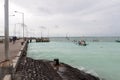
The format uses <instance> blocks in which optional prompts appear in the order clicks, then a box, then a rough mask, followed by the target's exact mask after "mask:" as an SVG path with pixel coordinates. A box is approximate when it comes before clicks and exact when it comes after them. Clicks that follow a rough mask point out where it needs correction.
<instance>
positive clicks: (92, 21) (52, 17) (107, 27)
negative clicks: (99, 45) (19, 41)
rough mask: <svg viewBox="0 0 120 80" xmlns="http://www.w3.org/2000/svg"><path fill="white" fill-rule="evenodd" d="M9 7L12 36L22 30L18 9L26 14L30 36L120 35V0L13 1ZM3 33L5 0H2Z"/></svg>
mask: <svg viewBox="0 0 120 80" xmlns="http://www.w3.org/2000/svg"><path fill="white" fill-rule="evenodd" d="M9 6H10V7H9V15H10V17H9V20H10V21H9V27H10V35H14V34H17V35H19V36H20V35H21V33H22V27H21V23H22V15H21V14H19V13H14V11H19V12H24V14H25V25H26V26H25V33H26V36H41V33H42V35H44V36H48V35H49V36H66V34H67V35H69V36H119V35H120V0H9ZM13 14H15V16H11V15H13ZM15 24H16V28H15ZM27 33H29V34H27ZM3 34H4V0H0V35H3Z"/></svg>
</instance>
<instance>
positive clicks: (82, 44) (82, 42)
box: [78, 40, 87, 46]
mask: <svg viewBox="0 0 120 80" xmlns="http://www.w3.org/2000/svg"><path fill="white" fill-rule="evenodd" d="M78 44H79V45H81V46H86V45H87V44H86V42H85V41H84V40H81V41H79V42H78Z"/></svg>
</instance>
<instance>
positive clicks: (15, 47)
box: [0, 39, 23, 62]
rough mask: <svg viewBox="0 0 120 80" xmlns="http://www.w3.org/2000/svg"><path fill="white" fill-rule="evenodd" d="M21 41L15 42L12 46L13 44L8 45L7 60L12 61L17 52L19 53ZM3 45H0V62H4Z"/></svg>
mask: <svg viewBox="0 0 120 80" xmlns="http://www.w3.org/2000/svg"><path fill="white" fill-rule="evenodd" d="M22 41H23V40H22V39H20V40H16V42H15V44H13V42H10V43H9V59H13V58H14V57H15V56H16V55H17V54H18V52H19V51H20V49H21V47H22V45H21V42H22ZM4 50H5V49H4V43H0V62H2V61H4V60H5V54H4V53H5V52H4Z"/></svg>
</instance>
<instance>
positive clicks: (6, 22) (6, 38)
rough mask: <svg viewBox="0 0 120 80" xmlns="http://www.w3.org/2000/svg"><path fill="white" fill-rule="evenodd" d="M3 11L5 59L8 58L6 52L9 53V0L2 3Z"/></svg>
mask: <svg viewBox="0 0 120 80" xmlns="http://www.w3.org/2000/svg"><path fill="white" fill-rule="evenodd" d="M4 6H5V7H4V11H5V15H4V17H5V19H4V20H5V21H4V25H5V59H6V60H8V59H9V58H8V54H9V0H5V5H4Z"/></svg>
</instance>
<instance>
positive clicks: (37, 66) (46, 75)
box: [14, 57, 100, 80]
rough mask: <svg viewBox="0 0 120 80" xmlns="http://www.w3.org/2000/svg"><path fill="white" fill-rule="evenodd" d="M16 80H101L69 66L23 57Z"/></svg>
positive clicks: (17, 70)
mask: <svg viewBox="0 0 120 80" xmlns="http://www.w3.org/2000/svg"><path fill="white" fill-rule="evenodd" d="M14 74H15V75H14V80H100V79H99V78H97V77H94V76H92V75H90V74H87V73H85V72H83V71H80V70H78V69H76V68H73V67H71V66H69V65H67V64H64V63H60V64H59V65H55V61H47V60H34V59H31V58H26V57H23V59H21V60H20V62H19V64H18V67H17V69H16V71H15V73H14Z"/></svg>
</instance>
